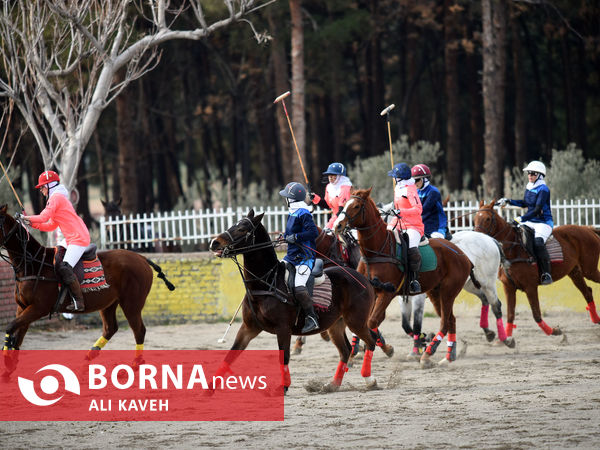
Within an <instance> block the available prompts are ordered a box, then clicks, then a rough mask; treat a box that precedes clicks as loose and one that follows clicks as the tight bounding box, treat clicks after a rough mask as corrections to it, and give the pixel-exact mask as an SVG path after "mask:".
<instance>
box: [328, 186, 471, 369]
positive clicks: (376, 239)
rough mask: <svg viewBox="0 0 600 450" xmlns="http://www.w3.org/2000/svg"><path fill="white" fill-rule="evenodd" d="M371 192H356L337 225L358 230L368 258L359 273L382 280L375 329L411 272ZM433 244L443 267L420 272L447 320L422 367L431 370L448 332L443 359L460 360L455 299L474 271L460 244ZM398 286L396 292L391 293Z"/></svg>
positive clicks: (424, 286) (426, 289) (440, 241)
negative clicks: (401, 261)
mask: <svg viewBox="0 0 600 450" xmlns="http://www.w3.org/2000/svg"><path fill="white" fill-rule="evenodd" d="M370 194H371V189H359V190H356V191H354V192H353V193H352V197H351V198H350V199H349V200H348V201H347V202H346V206H345V207H344V210H343V211H342V212H341V213H340V214H339V215H338V218H337V220H336V222H335V223H334V231H335V232H336V233H339V232H342V230H343V229H344V228H346V227H347V226H348V227H351V228H354V229H356V230H357V231H358V242H359V244H360V248H361V252H362V255H363V259H361V262H360V264H359V266H358V271H359V272H360V273H362V274H364V275H365V276H366V277H367V278H368V279H369V280H371V281H372V282H373V281H375V278H377V279H378V280H379V282H378V283H377V286H376V288H375V292H376V295H377V298H376V300H375V307H374V309H373V311H372V312H371V315H370V317H369V323H368V325H369V328H375V327H378V326H379V325H380V324H381V322H383V320H384V319H385V310H386V308H387V307H388V305H389V304H390V301H391V300H392V299H393V298H394V297H395V296H396V295H397V293H398V292H399V291H400V287H401V286H402V285H403V283H405V273H404V272H403V271H402V270H401V269H400V266H399V260H398V259H396V258H395V256H394V255H395V254H396V252H395V246H396V240H395V238H394V235H393V233H392V232H391V231H388V230H387V225H386V223H385V222H384V221H383V220H382V219H381V216H380V215H379V209H378V208H377V206H375V203H374V202H373V200H372V199H371V196H370ZM429 243H430V245H431V247H432V249H433V250H434V252H435V255H436V257H437V267H436V268H435V269H434V270H431V271H428V272H421V273H420V274H419V282H420V284H421V289H422V292H426V293H427V294H428V297H429V299H430V300H431V302H432V304H433V306H434V308H435V311H436V313H437V314H438V315H439V316H440V318H441V325H440V331H439V332H438V333H437V335H436V336H435V337H434V338H433V340H432V341H431V342H430V343H429V345H428V346H427V348H426V349H425V351H424V352H423V355H422V356H421V365H422V366H424V367H427V366H430V365H431V361H430V357H431V355H433V354H434V353H435V351H436V349H437V346H438V345H439V344H440V342H441V341H442V339H443V338H444V336H446V334H448V352H447V354H446V358H445V359H444V360H442V361H445V362H451V361H453V360H454V359H456V319H455V317H454V314H453V312H452V307H453V305H454V300H455V298H456V296H457V295H458V293H459V292H460V291H461V290H462V288H463V286H464V284H465V282H466V281H467V278H468V277H469V275H470V274H471V273H472V268H473V265H472V264H471V262H470V261H469V258H467V256H466V255H465V254H464V253H463V252H462V251H461V250H460V249H459V248H458V247H456V246H455V245H454V244H452V243H451V242H448V241H446V240H444V239H430V240H429ZM389 286H392V287H393V289H391V290H390V289H389ZM386 288H387V289H386Z"/></svg>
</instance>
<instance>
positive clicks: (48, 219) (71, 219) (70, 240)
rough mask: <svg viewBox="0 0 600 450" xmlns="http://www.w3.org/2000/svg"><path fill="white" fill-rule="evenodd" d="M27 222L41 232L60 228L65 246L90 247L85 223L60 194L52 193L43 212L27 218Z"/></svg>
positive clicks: (67, 200)
mask: <svg viewBox="0 0 600 450" xmlns="http://www.w3.org/2000/svg"><path fill="white" fill-rule="evenodd" d="M29 220H30V222H31V226H32V227H33V228H37V229H38V230H41V231H53V230H55V229H56V227H60V230H61V231H62V233H63V235H64V236H65V240H66V241H67V245H70V244H74V245H80V246H82V247H87V246H88V245H90V233H89V231H88V229H87V227H86V226H85V223H84V222H83V220H82V219H81V217H79V216H78V215H77V213H76V212H75V208H73V205H72V204H71V202H70V201H69V199H67V197H65V196H64V195H63V194H61V193H60V192H55V193H53V194H52V195H51V196H50V198H49V199H48V203H46V207H45V208H44V210H43V211H42V212H41V213H40V214H39V215H36V216H29Z"/></svg>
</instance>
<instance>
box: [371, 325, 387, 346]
mask: <svg viewBox="0 0 600 450" xmlns="http://www.w3.org/2000/svg"><path fill="white" fill-rule="evenodd" d="M371 331H372V332H373V333H375V336H376V337H377V341H376V342H375V343H376V344H377V347H383V346H384V345H385V339H383V336H382V335H381V333H380V332H379V328H373V329H372V330H371Z"/></svg>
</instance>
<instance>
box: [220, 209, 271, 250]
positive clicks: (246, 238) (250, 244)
mask: <svg viewBox="0 0 600 450" xmlns="http://www.w3.org/2000/svg"><path fill="white" fill-rule="evenodd" d="M244 222H248V223H249V224H250V229H249V230H248V231H247V232H246V233H245V234H243V235H241V236H239V237H237V238H234V237H233V236H232V234H231V232H230V230H231V229H233V228H237V227H239V226H241V225H242V224H243V223H244ZM256 228H257V225H254V222H252V220H250V219H249V218H248V217H244V218H242V219H241V220H240V221H239V222H237V223H236V224H235V225H233V226H232V227H230V228H229V229H227V230H225V231H224V232H223V233H222V234H224V235H225V236H227V239H229V243H228V244H227V245H225V247H223V253H222V256H223V257H232V256H236V255H241V254H244V253H248V252H251V251H253V250H258V249H259V248H265V247H267V246H271V245H272V243H268V245H264V244H259V245H258V246H256V245H255V244H254V242H255V239H256V236H255V234H254V233H255V232H256ZM242 242H244V243H245V244H246V246H245V247H237V245H238V244H240V243H242Z"/></svg>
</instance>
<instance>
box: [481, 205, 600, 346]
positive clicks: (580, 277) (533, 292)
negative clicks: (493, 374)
mask: <svg viewBox="0 0 600 450" xmlns="http://www.w3.org/2000/svg"><path fill="white" fill-rule="evenodd" d="M495 204H496V200H493V201H492V202H491V203H488V204H485V203H484V202H483V201H480V202H479V210H478V211H477V212H476V214H475V216H474V218H473V223H474V227H475V230H476V231H481V232H483V233H485V234H488V235H490V236H492V237H493V238H495V239H496V240H498V241H499V242H500V243H501V244H502V247H503V249H504V253H505V255H506V259H507V261H506V264H504V265H503V267H502V271H501V272H500V281H502V286H503V288H504V293H505V295H506V303H507V314H506V319H507V323H506V334H507V335H508V336H512V332H513V329H514V328H516V325H515V324H514V321H515V305H516V301H517V298H516V292H517V289H519V290H521V291H523V292H525V294H526V295H527V300H528V301H529V306H530V307H531V312H532V314H533V320H535V322H536V323H537V324H538V326H539V327H540V328H541V329H542V330H543V331H544V333H546V335H548V336H550V335H553V336H558V335H561V334H562V330H561V329H560V327H558V326H557V327H550V326H549V325H548V324H547V323H546V322H545V321H544V320H543V318H542V312H541V310H540V301H539V296H538V285H539V278H540V277H539V274H538V267H537V264H536V263H535V261H534V260H533V258H531V256H530V255H529V253H528V252H527V250H526V249H525V245H524V243H523V240H522V239H521V236H520V233H519V232H518V228H517V227H514V226H512V225H510V224H509V223H508V222H506V221H505V220H504V219H503V218H502V217H501V216H500V215H499V214H498V213H497V212H496V210H495V209H494V206H495ZM552 236H553V237H554V239H556V241H558V243H559V244H560V247H561V249H562V255H563V256H562V261H551V266H552V269H551V275H552V279H553V280H554V281H557V280H559V279H561V278H563V277H564V276H565V275H568V276H569V278H571V281H572V282H573V284H574V285H575V286H576V287H577V289H579V291H580V292H581V293H582V294H583V297H584V298H585V300H586V302H587V307H586V309H587V310H588V311H589V313H590V318H591V320H592V322H593V323H597V324H598V323H600V317H598V314H597V313H596V305H595V303H594V297H593V295H592V289H591V288H590V287H589V286H588V285H587V284H586V282H585V278H587V279H588V280H591V281H595V282H596V283H600V271H598V258H599V256H600V236H598V234H597V233H596V232H595V231H594V230H593V229H592V228H590V227H585V226H580V225H562V226H559V227H556V228H554V229H553V230H552Z"/></svg>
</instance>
